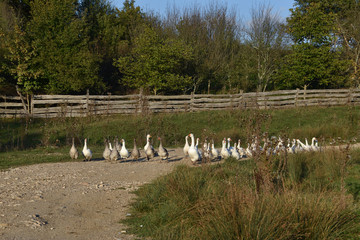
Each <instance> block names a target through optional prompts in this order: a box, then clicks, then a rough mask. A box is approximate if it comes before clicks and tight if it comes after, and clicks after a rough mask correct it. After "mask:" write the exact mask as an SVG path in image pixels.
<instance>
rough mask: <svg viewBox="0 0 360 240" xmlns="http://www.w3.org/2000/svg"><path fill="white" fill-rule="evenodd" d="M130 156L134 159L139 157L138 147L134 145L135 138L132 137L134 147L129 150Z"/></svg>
mask: <svg viewBox="0 0 360 240" xmlns="http://www.w3.org/2000/svg"><path fill="white" fill-rule="evenodd" d="M131 157H132V158H133V159H135V160H138V159H139V157H140V151H139V149H138V148H137V146H136V140H135V138H134V147H133V150H132V151H131Z"/></svg>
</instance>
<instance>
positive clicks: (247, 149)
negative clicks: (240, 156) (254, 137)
mask: <svg viewBox="0 0 360 240" xmlns="http://www.w3.org/2000/svg"><path fill="white" fill-rule="evenodd" d="M245 155H246V156H247V157H252V156H253V150H252V149H251V147H250V143H248V145H247V148H246V149H245Z"/></svg>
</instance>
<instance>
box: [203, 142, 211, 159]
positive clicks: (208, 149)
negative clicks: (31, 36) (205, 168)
mask: <svg viewBox="0 0 360 240" xmlns="http://www.w3.org/2000/svg"><path fill="white" fill-rule="evenodd" d="M204 147H205V145H204ZM204 158H205V159H206V161H208V162H210V161H211V160H212V159H213V154H212V152H211V147H210V143H206V149H204Z"/></svg>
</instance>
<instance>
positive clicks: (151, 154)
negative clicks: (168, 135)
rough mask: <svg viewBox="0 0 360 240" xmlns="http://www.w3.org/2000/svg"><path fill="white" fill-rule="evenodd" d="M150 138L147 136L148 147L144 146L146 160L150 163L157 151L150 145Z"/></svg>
mask: <svg viewBox="0 0 360 240" xmlns="http://www.w3.org/2000/svg"><path fill="white" fill-rule="evenodd" d="M150 138H151V135H150V134H148V135H146V145H145V146H144V151H145V155H146V159H147V160H148V161H149V160H150V158H153V157H155V150H154V148H153V146H152V145H151V143H150Z"/></svg>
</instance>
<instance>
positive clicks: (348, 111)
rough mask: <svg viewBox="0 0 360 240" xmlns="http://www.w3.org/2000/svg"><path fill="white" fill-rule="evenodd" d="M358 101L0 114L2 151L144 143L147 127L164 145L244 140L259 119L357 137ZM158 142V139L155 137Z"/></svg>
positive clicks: (300, 134) (286, 128) (298, 130)
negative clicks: (76, 114)
mask: <svg viewBox="0 0 360 240" xmlns="http://www.w3.org/2000/svg"><path fill="white" fill-rule="evenodd" d="M359 119H360V111H359V107H331V108H325V107H322V108H319V107H313V108H310V107H309V108H298V109H283V110H260V111H256V110H227V111H212V112H197V113H177V114H150V115H113V116H92V117H89V118H53V119H47V120H44V119H30V120H26V119H18V120H8V119H0V136H1V138H0V151H9V150H10V151H11V150H21V149H28V148H36V147H39V146H41V147H48V146H60V147H61V146H69V145H70V143H71V138H72V137H75V139H76V143H77V145H82V144H83V142H82V141H83V139H84V138H85V137H87V138H89V144H90V145H92V146H102V145H103V138H104V137H106V136H119V137H120V138H124V139H125V140H126V141H127V142H128V144H127V145H128V146H129V147H130V148H131V146H132V139H134V138H136V140H137V143H138V145H139V146H143V145H145V136H146V134H147V133H150V134H152V135H153V136H155V137H156V136H161V137H162V139H163V143H164V145H165V146H168V147H178V146H182V145H183V144H184V136H185V135H187V134H189V132H193V133H194V134H195V136H197V137H201V139H204V138H205V137H208V138H212V139H214V140H215V142H216V143H220V142H221V140H222V138H223V137H231V138H232V139H238V138H240V139H241V140H242V142H244V143H246V142H247V141H248V139H250V138H251V137H252V134H253V132H252V130H253V128H254V126H255V125H256V126H258V124H257V123H258V122H259V121H260V122H261V126H259V127H260V128H261V129H259V130H260V131H267V132H268V133H269V135H270V136H271V135H284V136H286V137H290V138H293V137H295V138H305V137H307V138H311V137H312V136H316V137H318V138H319V139H321V138H323V139H325V140H326V141H328V140H329V139H331V138H338V137H340V138H342V139H351V138H353V137H357V138H359V136H360V134H359V129H360V125H359V122H360V121H359ZM156 144H157V143H156Z"/></svg>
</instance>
